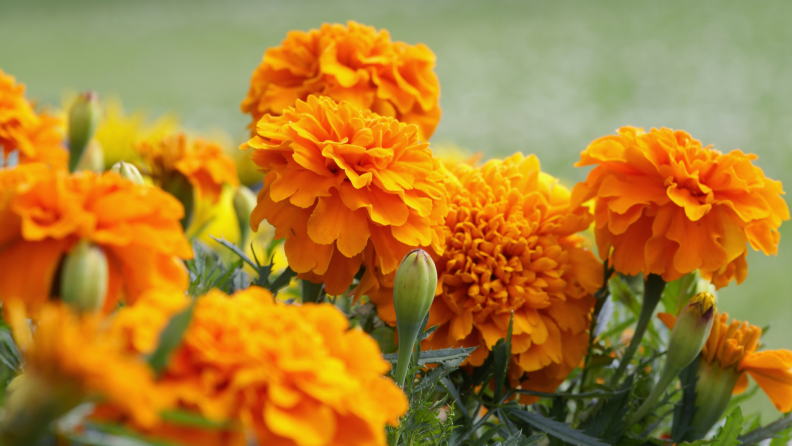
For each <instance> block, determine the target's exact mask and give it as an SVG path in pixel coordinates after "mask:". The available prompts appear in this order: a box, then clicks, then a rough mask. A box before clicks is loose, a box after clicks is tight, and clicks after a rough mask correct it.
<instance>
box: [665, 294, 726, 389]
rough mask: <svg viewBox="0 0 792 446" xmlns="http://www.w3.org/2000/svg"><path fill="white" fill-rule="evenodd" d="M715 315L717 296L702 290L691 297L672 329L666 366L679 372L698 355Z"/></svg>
mask: <svg viewBox="0 0 792 446" xmlns="http://www.w3.org/2000/svg"><path fill="white" fill-rule="evenodd" d="M714 316H715V296H713V295H712V294H711V293H709V292H707V291H702V292H701V293H698V294H696V295H695V296H693V297H692V298H691V299H690V302H688V304H687V305H686V306H685V308H684V309H683V310H682V313H680V314H679V317H677V320H676V324H674V329H673V330H671V336H670V337H669V339H668V360H667V362H666V367H671V368H673V369H674V370H677V374H678V373H679V372H680V371H682V369H684V368H685V367H687V366H688V365H690V363H691V362H693V360H694V359H696V357H698V355H699V353H701V349H702V348H704V344H705V343H706V342H707V338H708V337H709V334H710V331H711V330H712V322H713V320H714V319H713V318H714ZM674 376H676V375H674Z"/></svg>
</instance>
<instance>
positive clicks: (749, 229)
mask: <svg viewBox="0 0 792 446" xmlns="http://www.w3.org/2000/svg"><path fill="white" fill-rule="evenodd" d="M755 159H756V156H755V155H750V154H744V153H743V152H741V151H739V150H734V151H732V152H730V153H728V154H722V153H720V152H719V151H717V150H714V149H712V148H710V147H702V146H701V143H700V142H699V141H697V140H695V139H693V138H692V137H691V136H690V135H689V134H687V133H685V132H683V131H672V130H669V129H659V130H658V129H652V130H651V131H650V132H648V133H646V132H644V130H643V129H640V128H634V127H623V128H621V129H620V130H619V132H618V135H613V136H605V137H603V138H599V139H597V140H595V141H594V142H592V143H591V144H590V145H589V146H588V147H587V148H586V150H584V151H583V153H582V154H581V160H580V162H578V163H577V164H576V165H577V166H588V165H596V167H595V168H594V169H593V170H592V171H591V172H590V173H589V175H588V178H587V179H586V181H585V182H583V183H579V184H578V185H577V186H575V189H574V191H573V202H574V203H582V202H584V201H587V200H589V199H591V198H596V210H595V216H596V227H595V233H596V236H597V245H598V247H599V254H600V257H601V258H602V259H603V260H605V259H607V258H608V257H610V259H611V260H610V261H611V263H612V264H613V266H614V267H615V269H616V270H617V271H619V272H622V273H625V274H631V275H634V274H638V273H640V272H642V271H643V273H644V275H648V274H658V275H660V276H662V277H663V279H664V280H665V281H667V282H668V281H672V280H676V279H678V278H680V277H682V276H683V275H685V274H687V273H689V272H692V271H695V270H697V269H698V270H699V271H700V272H701V274H702V276H704V277H705V278H707V279H711V280H712V282H713V283H714V284H715V286H717V287H723V286H726V285H727V284H728V283H729V282H730V281H731V280H733V279H734V280H736V281H737V283H741V282H742V281H743V280H744V279H745V277H746V275H747V273H748V266H747V264H746V262H745V256H746V254H747V252H748V248H747V243H750V245H751V246H752V247H753V248H754V249H757V250H762V252H764V253H765V254H767V255H769V254H775V253H776V252H777V250H778V241H779V238H780V234H779V232H778V227H779V226H780V225H781V222H782V221H784V220H788V219H789V209H788V207H787V205H786V203H785V202H784V200H783V199H782V198H781V195H782V194H783V193H784V192H783V190H782V188H781V183H780V182H779V181H773V180H770V179H768V178H766V177H765V175H764V173H763V172H762V170H761V169H759V168H758V167H756V166H754V165H753V164H752V161H753V160H755ZM611 250H612V252H611Z"/></svg>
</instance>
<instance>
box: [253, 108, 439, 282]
mask: <svg viewBox="0 0 792 446" xmlns="http://www.w3.org/2000/svg"><path fill="white" fill-rule="evenodd" d="M247 146H248V147H250V148H253V149H255V152H254V153H253V156H252V159H253V161H254V162H255V163H256V164H257V165H258V166H259V167H261V169H262V171H263V172H265V177H264V187H263V188H262V189H261V191H260V192H259V195H258V205H257V206H256V208H255V210H254V211H253V213H252V215H251V221H250V223H251V228H253V230H256V228H258V225H259V223H260V222H261V221H262V220H265V219H266V220H267V221H269V222H270V224H272V225H273V226H275V238H284V237H285V238H286V243H285V250H286V256H287V258H288V260H289V266H291V268H292V269H293V270H294V271H296V272H298V273H301V274H302V275H301V277H303V278H307V279H310V280H312V281H314V282H320V281H321V282H324V283H325V287H326V289H327V292H328V293H329V294H341V293H344V292H346V291H347V289H348V288H349V286H350V285H351V284H352V281H353V279H354V277H355V274H357V272H358V270H359V269H360V266H361V265H363V266H365V267H366V276H364V277H363V279H361V287H359V292H358V295H360V294H362V293H363V292H365V291H367V290H370V289H372V288H373V287H376V286H377V283H379V282H378V279H377V277H375V274H380V275H390V276H392V275H393V274H394V273H395V270H396V268H397V267H398V266H399V262H400V261H401V259H402V258H403V257H404V255H405V254H407V252H409V251H410V250H411V249H413V248H416V247H419V246H421V247H432V248H433V249H434V250H435V251H436V252H442V249H443V244H444V238H443V230H442V224H443V218H444V217H445V215H446V213H447V210H448V207H447V193H446V189H445V186H444V178H445V176H444V174H443V173H442V169H441V166H440V162H439V161H438V160H437V159H435V158H434V157H433V155H432V151H431V150H430V149H429V145H428V144H426V143H422V142H421V141H420V140H419V139H418V136H417V128H416V127H415V126H414V125H409V124H403V123H400V122H398V121H396V120H395V119H393V118H386V117H381V116H378V115H376V114H374V113H372V112H370V111H368V110H358V109H356V108H355V107H354V106H352V104H350V103H348V102H341V103H340V104H339V103H336V102H335V101H333V100H332V99H330V98H326V97H323V98H317V97H315V96H310V97H309V98H308V101H307V102H303V101H298V102H297V104H296V106H295V107H294V108H289V109H286V110H285V111H284V113H283V115H281V116H278V117H273V116H270V115H267V116H265V117H264V118H262V119H261V120H260V121H259V123H258V125H257V135H256V136H255V137H253V139H251V140H250V142H248V144H247ZM375 271H376V272H375Z"/></svg>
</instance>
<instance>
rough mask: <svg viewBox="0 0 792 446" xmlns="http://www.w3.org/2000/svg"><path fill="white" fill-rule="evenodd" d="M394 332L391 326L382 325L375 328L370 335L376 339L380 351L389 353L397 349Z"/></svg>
mask: <svg viewBox="0 0 792 446" xmlns="http://www.w3.org/2000/svg"><path fill="white" fill-rule="evenodd" d="M394 333H395V331H394V329H393V327H388V326H382V327H377V328H375V329H374V330H372V331H371V333H370V334H371V337H372V338H374V340H375V341H377V344H379V347H380V350H382V353H387V354H391V353H395V352H396V350H398V349H399V348H398V345H397V344H396V339H394Z"/></svg>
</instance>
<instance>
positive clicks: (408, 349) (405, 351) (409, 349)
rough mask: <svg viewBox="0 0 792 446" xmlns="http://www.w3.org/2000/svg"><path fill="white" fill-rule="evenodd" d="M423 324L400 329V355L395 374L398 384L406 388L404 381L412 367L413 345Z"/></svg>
mask: <svg viewBox="0 0 792 446" xmlns="http://www.w3.org/2000/svg"><path fill="white" fill-rule="evenodd" d="M421 325H423V324H420V325H416V326H415V327H407V329H406V330H399V357H398V360H397V361H396V373H395V374H394V375H393V378H394V380H395V381H396V384H397V385H398V386H399V387H401V388H402V389H403V388H404V381H405V380H406V379H407V371H408V370H409V369H410V359H411V358H412V353H413V347H414V346H415V340H416V339H417V338H418V332H419V331H420V330H421Z"/></svg>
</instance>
